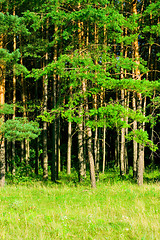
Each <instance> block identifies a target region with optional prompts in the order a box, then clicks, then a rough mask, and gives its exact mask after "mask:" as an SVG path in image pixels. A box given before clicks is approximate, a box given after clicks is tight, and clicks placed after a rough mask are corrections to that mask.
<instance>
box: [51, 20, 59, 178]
mask: <svg viewBox="0 0 160 240" xmlns="http://www.w3.org/2000/svg"><path fill="white" fill-rule="evenodd" d="M57 31H58V27H57V25H55V29H54V33H55V35H56V34H57ZM57 48H58V46H57V41H56V44H55V46H54V62H56V61H57V54H58V53H57V50H58V49H57ZM52 102H53V108H55V107H56V104H57V76H56V73H54V74H53V101H52ZM57 179H58V151H57V118H55V119H54V121H53V123H52V164H51V180H52V181H53V182H55V181H56V180H57Z"/></svg>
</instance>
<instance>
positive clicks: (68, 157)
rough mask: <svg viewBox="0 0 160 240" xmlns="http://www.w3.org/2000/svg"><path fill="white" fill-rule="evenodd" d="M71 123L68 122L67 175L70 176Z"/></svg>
mask: <svg viewBox="0 0 160 240" xmlns="http://www.w3.org/2000/svg"><path fill="white" fill-rule="evenodd" d="M71 147H72V123H71V122H68V147H67V174H71Z"/></svg>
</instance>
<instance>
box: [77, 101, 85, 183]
mask: <svg viewBox="0 0 160 240" xmlns="http://www.w3.org/2000/svg"><path fill="white" fill-rule="evenodd" d="M79 118H80V119H81V122H80V123H79V124H78V159H79V180H80V181H82V180H83V179H84V178H85V169H84V148H83V147H84V146H83V131H84V130H83V106H82V104H81V105H80V107H79Z"/></svg>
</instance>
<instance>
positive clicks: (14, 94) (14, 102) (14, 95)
mask: <svg viewBox="0 0 160 240" xmlns="http://www.w3.org/2000/svg"><path fill="white" fill-rule="evenodd" d="M15 15H16V13H15V6H14V9H13V16H15ZM16 45H17V43H16V35H15V34H14V36H13V51H16ZM15 105H16V75H15V66H13V110H14V113H13V119H15V116H16V106H15ZM15 157H16V147H15V140H13V141H12V174H13V175H15V171H16V170H15V167H16V163H15Z"/></svg>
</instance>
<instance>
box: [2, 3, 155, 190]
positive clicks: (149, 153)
mask: <svg viewBox="0 0 160 240" xmlns="http://www.w3.org/2000/svg"><path fill="white" fill-rule="evenodd" d="M0 9H1V13H0V105H1V108H0V116H1V122H0V134H1V148H0V150H1V155H0V183H1V186H3V185H4V182H5V172H11V173H12V174H13V175H15V174H16V169H17V168H18V167H19V166H22V165H23V166H25V168H26V169H30V170H34V171H35V173H36V174H37V175H38V173H39V169H40V168H42V169H43V178H44V180H47V179H48V172H49V171H51V180H52V181H54V182H56V180H57V179H58V173H59V172H60V171H61V170H62V169H66V170H67V173H68V174H70V173H71V168H72V167H74V168H76V169H77V171H78V173H79V181H82V180H83V179H85V177H86V171H87V169H89V170H90V177H91V185H92V187H96V181H98V179H99V172H100V171H102V172H103V173H104V172H105V168H106V166H107V167H114V166H116V167H119V169H120V174H121V175H124V174H127V173H128V171H129V167H131V166H132V167H133V177H134V178H135V179H137V183H138V184H139V185H142V184H143V172H144V168H145V166H146V165H150V166H151V167H154V166H155V165H158V160H159V150H158V143H159V114H158V113H159V107H160V98H159V91H160V84H159V77H160V68H159V64H158V63H159V60H160V58H159V57H160V54H159V50H160V45H159V42H160V41H159V40H160V36H159V33H160V24H159V17H160V12H159V9H160V2H159V1H156V0H154V1H153V0H147V1H146V0H139V1H135V0H132V1H129V0H126V1H125V0H120V1H111V0H110V1H107V0H100V1H96V0H95V1H89V0H88V1H86V0H82V1H78V2H76V1H72V0H68V1H63V0H58V1H56V0H48V1H36V0H32V1H27V0H23V1H17V0H13V1H10V0H5V1H3V0H2V1H1V2H0ZM37 122H38V123H39V126H40V130H41V134H40V130H39V129H38V124H37ZM31 139H33V140H31Z"/></svg>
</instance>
